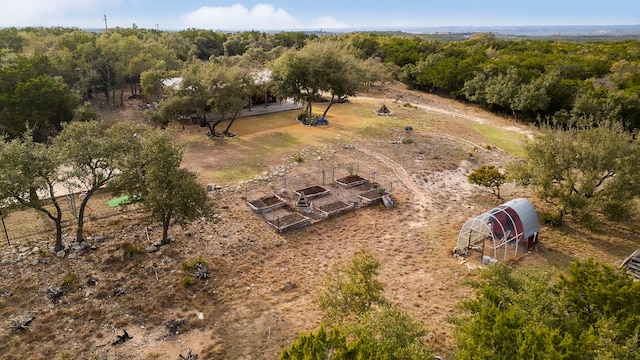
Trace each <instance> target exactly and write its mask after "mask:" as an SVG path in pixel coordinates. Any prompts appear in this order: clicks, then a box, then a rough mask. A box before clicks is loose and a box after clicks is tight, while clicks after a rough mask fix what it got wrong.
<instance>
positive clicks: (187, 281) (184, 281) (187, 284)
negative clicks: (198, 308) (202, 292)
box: [180, 277, 196, 288]
mask: <svg viewBox="0 0 640 360" xmlns="http://www.w3.org/2000/svg"><path fill="white" fill-rule="evenodd" d="M195 282H196V281H195V280H194V279H193V278H190V277H183V278H182V280H180V284H181V285H182V286H184V287H186V288H188V287H190V286H191V285H193V284H194V283H195Z"/></svg>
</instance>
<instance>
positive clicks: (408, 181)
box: [356, 145, 432, 217]
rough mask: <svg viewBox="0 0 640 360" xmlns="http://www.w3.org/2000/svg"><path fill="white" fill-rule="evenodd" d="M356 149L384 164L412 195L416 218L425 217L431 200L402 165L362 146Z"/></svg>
mask: <svg viewBox="0 0 640 360" xmlns="http://www.w3.org/2000/svg"><path fill="white" fill-rule="evenodd" d="M356 149H357V150H358V151H360V152H362V153H363V154H365V155H367V156H371V157H373V158H374V159H376V160H378V161H380V162H381V163H382V164H384V166H386V167H388V168H389V169H391V170H392V171H393V173H394V174H395V175H396V177H397V178H398V180H400V182H401V183H402V184H403V185H404V186H405V187H406V188H407V189H408V190H409V192H410V193H411V194H412V195H413V203H414V206H415V207H416V209H417V210H418V216H419V217H423V216H424V215H425V212H426V210H425V209H426V207H427V205H428V204H429V203H431V202H432V200H431V199H430V197H429V195H428V194H427V193H426V192H425V191H424V190H423V189H422V188H421V187H420V186H418V185H417V184H416V183H415V182H414V181H413V179H412V178H411V175H409V173H408V172H407V170H406V169H405V168H404V167H402V165H400V164H398V163H397V162H395V161H393V160H392V159H390V158H388V157H387V156H384V155H382V154H380V153H377V152H374V151H372V150H370V149H368V148H366V147H364V146H361V145H359V146H357V147H356Z"/></svg>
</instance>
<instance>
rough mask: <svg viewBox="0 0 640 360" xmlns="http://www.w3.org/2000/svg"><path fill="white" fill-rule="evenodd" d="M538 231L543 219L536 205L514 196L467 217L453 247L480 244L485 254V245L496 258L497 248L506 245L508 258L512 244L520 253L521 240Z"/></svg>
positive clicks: (463, 248)
mask: <svg viewBox="0 0 640 360" xmlns="http://www.w3.org/2000/svg"><path fill="white" fill-rule="evenodd" d="M539 231H540V223H539V222H538V215H537V214H536V211H535V209H534V207H533V205H532V204H531V203H530V202H529V201H528V200H527V199H523V198H518V199H513V200H511V201H508V202H506V203H504V204H502V205H500V206H498V207H495V208H493V209H491V210H489V211H487V212H485V213H482V214H480V215H478V216H476V217H474V218H472V219H470V220H468V221H467V222H466V223H465V224H464V225H463V226H462V228H461V229H460V232H459V233H458V240H457V244H456V247H455V248H454V251H456V252H458V251H461V250H464V251H466V250H468V249H469V248H477V247H480V248H481V249H480V250H481V251H482V253H483V254H484V253H485V247H486V248H487V250H492V251H491V253H490V254H491V255H492V257H494V258H496V257H497V254H498V249H500V248H504V255H505V256H504V257H505V259H506V257H507V247H508V246H509V244H512V245H513V247H514V252H515V253H517V252H518V246H519V245H518V243H519V241H521V240H525V239H527V238H529V237H531V236H533V235H534V234H535V233H538V232H539ZM487 241H488V243H487Z"/></svg>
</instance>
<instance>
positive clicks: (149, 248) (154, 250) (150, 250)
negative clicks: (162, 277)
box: [144, 245, 158, 253]
mask: <svg viewBox="0 0 640 360" xmlns="http://www.w3.org/2000/svg"><path fill="white" fill-rule="evenodd" d="M144 251H146V252H148V253H154V252H156V251H158V247H157V246H154V245H152V246H149V247H148V248H146V249H144Z"/></svg>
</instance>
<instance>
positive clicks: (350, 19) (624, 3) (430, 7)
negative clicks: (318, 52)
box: [0, 0, 640, 31]
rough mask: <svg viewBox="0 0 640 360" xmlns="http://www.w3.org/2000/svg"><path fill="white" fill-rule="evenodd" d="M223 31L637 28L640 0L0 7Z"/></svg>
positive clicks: (40, 1)
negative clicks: (497, 27)
mask: <svg viewBox="0 0 640 360" xmlns="http://www.w3.org/2000/svg"><path fill="white" fill-rule="evenodd" d="M105 16H106V19H107V21H106V22H107V26H108V27H109V28H112V27H124V28H130V27H132V26H133V24H136V26H137V27H139V28H145V29H160V30H183V29H187V28H197V29H211V30H223V31H242V30H259V31H274V30H275V31H277V30H324V29H326V30H331V29H335V30H339V29H345V28H351V29H353V28H358V29H402V28H408V27H438V26H461V27H466V26H557V25H640V1H638V0H607V1H603V0H597V1H594V0H484V1H480V0H437V1H433V0H413V1H406V0H386V1H380V0H369V1H345V0H341V1H336V0H322V1H314V0H289V1H274V0H263V1H243V0H235V1H214V0H0V27H11V26H15V27H26V26H45V27H49V26H62V27H78V28H104V27H105V21H104V17H105Z"/></svg>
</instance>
